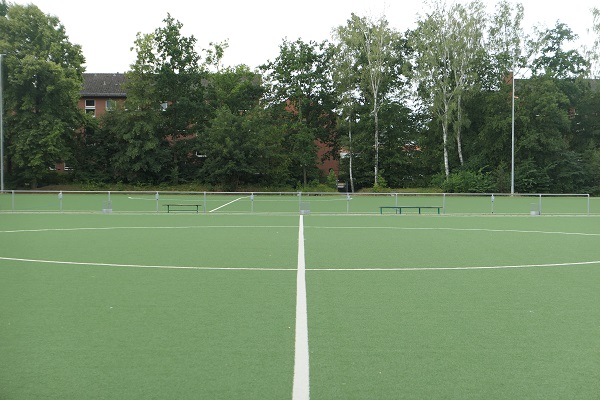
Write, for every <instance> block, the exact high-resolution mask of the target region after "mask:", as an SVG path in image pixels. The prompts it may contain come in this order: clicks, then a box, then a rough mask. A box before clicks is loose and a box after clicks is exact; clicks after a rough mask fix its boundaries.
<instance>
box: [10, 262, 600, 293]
mask: <svg viewBox="0 0 600 400" xmlns="http://www.w3.org/2000/svg"><path fill="white" fill-rule="evenodd" d="M0 260H4V261H16V262H29V263H38V264H58V265H87V266H90V267H122V268H148V269H190V270H199V271H301V270H303V272H302V274H305V273H306V272H315V271H317V272H319V271H323V272H325V271H327V272H369V271H373V272H392V271H400V272H403V271H431V272H435V271H473V270H492V269H523V268H546V267H576V266H585V265H600V260H598V261H576V262H569V263H550V264H524V265H488V266H474V267H398V268H394V267H390V268H377V267H374V268H306V267H304V268H302V267H301V266H300V264H299V265H298V268H297V269H296V268H263V267H194V266H182V265H143V264H112V263H96V262H85V261H57V260H39V259H31V258H16V257H0ZM298 273H300V272H298ZM304 290H305V291H306V286H304ZM305 295H306V293H305Z"/></svg>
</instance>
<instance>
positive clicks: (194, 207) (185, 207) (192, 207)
mask: <svg viewBox="0 0 600 400" xmlns="http://www.w3.org/2000/svg"><path fill="white" fill-rule="evenodd" d="M163 206H164V207H167V213H170V212H171V211H173V212H175V211H187V212H194V211H196V214H198V212H199V211H200V207H202V206H203V204H164V205H163Z"/></svg>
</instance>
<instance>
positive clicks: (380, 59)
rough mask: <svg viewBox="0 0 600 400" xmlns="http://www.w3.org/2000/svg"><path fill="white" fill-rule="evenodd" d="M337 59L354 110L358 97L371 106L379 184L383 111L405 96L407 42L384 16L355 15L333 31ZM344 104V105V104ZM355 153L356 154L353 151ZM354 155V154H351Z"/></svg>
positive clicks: (344, 95)
mask: <svg viewBox="0 0 600 400" xmlns="http://www.w3.org/2000/svg"><path fill="white" fill-rule="evenodd" d="M334 36H335V39H336V41H337V53H338V54H340V55H341V57H338V62H337V63H336V69H337V73H336V77H337V78H336V82H337V83H338V88H340V87H341V89H338V91H341V97H342V99H345V100H344V103H345V109H346V110H348V109H349V107H350V110H352V108H353V105H352V99H353V97H354V98H355V97H356V94H358V96H360V97H361V98H362V99H364V101H365V103H368V104H369V106H370V113H371V116H370V118H371V119H372V121H373V123H372V129H373V138H374V140H373V142H372V143H373V163H372V166H373V185H377V184H378V181H379V175H380V173H379V168H380V144H381V132H380V129H381V127H380V111H381V109H382V107H383V106H387V102H390V101H392V100H397V99H398V98H400V97H401V96H402V94H403V90H404V83H405V80H406V70H405V69H406V67H407V63H406V53H407V47H406V40H405V39H404V38H403V37H401V35H400V34H399V33H397V32H396V31H394V30H393V29H391V28H390V27H389V24H388V22H387V20H386V19H385V18H384V17H381V18H379V19H378V20H372V19H370V18H367V17H359V16H357V15H356V14H352V15H351V17H350V19H349V20H348V21H347V24H346V25H344V26H340V27H337V28H336V29H335V31H334ZM344 103H343V104H344ZM353 153H354V152H353ZM352 156H353V155H352Z"/></svg>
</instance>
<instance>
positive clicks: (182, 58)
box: [110, 15, 207, 183]
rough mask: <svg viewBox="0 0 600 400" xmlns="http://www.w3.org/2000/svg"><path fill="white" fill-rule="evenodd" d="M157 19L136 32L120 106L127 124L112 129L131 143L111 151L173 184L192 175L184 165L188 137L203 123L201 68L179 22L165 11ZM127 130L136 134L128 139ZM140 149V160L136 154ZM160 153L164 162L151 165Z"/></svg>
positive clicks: (187, 159) (203, 74)
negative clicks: (155, 24) (160, 23)
mask: <svg viewBox="0 0 600 400" xmlns="http://www.w3.org/2000/svg"><path fill="white" fill-rule="evenodd" d="M163 22H164V24H165V25H164V26H162V27H159V28H157V29H156V30H155V31H154V32H153V33H150V34H141V33H138V35H137V38H136V41H135V46H134V48H133V49H132V50H135V51H136V53H137V58H136V61H135V63H134V64H133V65H132V66H131V71H129V72H128V73H127V74H126V75H127V90H128V92H127V101H126V106H125V107H126V109H127V110H129V111H124V113H125V115H124V116H122V118H123V121H122V122H123V123H124V124H125V126H127V129H126V130H121V129H117V130H116V131H114V132H113V133H114V134H123V135H126V136H124V137H122V139H123V140H124V145H126V146H131V148H130V149H127V150H126V149H122V150H121V151H120V152H119V154H118V155H116V156H117V157H118V158H119V159H120V162H119V163H121V164H123V165H126V164H127V158H132V159H131V160H130V161H129V162H131V163H133V164H135V165H139V166H140V168H141V170H143V171H148V172H150V171H152V174H153V177H152V180H157V179H158V180H161V179H165V178H166V177H169V178H170V181H171V182H172V183H178V182H179V180H180V179H181V178H184V179H185V178H189V177H190V176H194V175H195V171H189V170H190V169H192V168H187V166H188V163H190V162H191V163H193V162H195V161H196V160H194V159H193V158H192V154H190V153H191V150H192V148H193V147H194V145H193V144H192V143H191V142H193V141H194V140H195V139H194V138H195V137H196V135H197V134H199V133H200V132H201V131H202V130H203V129H204V127H205V125H206V123H207V109H206V104H205V102H204V91H205V84H204V82H205V78H206V72H205V70H204V67H203V66H202V65H201V63H200V56H199V55H198V53H197V52H196V50H195V48H194V47H195V44H196V39H195V38H194V37H193V36H190V37H185V36H183V35H182V34H181V29H182V27H183V25H182V24H181V23H180V22H179V21H176V20H174V19H173V18H172V17H171V16H170V15H167V17H166V18H165V19H164V21H163ZM128 117H129V120H128ZM110 129H112V128H110ZM129 135H139V137H138V139H136V140H130V139H131V138H130V137H129ZM142 150H143V151H142ZM146 154H147V155H149V157H148V158H147V159H146V160H141V159H138V158H144V157H145V156H146ZM165 154H168V155H169V158H170V161H166V160H163V161H161V163H160V164H156V163H157V160H162V157H163V156H164V155H165ZM142 165H145V167H142ZM157 168H158V169H157ZM160 177H162V178H160ZM148 178H149V177H148Z"/></svg>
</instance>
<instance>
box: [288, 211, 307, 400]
mask: <svg viewBox="0 0 600 400" xmlns="http://www.w3.org/2000/svg"><path fill="white" fill-rule="evenodd" d="M305 271H306V262H305V259H304V216H303V215H301V216H300V226H299V228H298V274H297V278H296V286H297V287H296V349H295V353H294V389H293V394H292V399H293V400H308V399H309V398H310V382H309V368H308V315H307V307H306V274H305Z"/></svg>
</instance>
